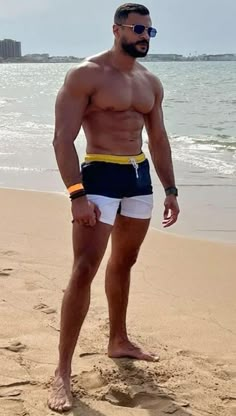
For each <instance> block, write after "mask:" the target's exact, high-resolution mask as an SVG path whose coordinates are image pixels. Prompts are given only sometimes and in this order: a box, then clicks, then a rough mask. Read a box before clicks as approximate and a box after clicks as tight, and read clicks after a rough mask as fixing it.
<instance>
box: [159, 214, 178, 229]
mask: <svg viewBox="0 0 236 416" xmlns="http://www.w3.org/2000/svg"><path fill="white" fill-rule="evenodd" d="M176 221H177V217H175V216H172V217H171V218H170V219H169V220H168V221H163V222H162V224H163V227H164V228H167V227H170V226H171V225H173V224H174V223H175V222H176Z"/></svg>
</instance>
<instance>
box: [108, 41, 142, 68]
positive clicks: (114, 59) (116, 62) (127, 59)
mask: <svg viewBox="0 0 236 416" xmlns="http://www.w3.org/2000/svg"><path fill="white" fill-rule="evenodd" d="M109 55H110V61H111V64H112V66H113V67H114V68H116V69H118V70H119V71H122V72H131V71H132V70H133V69H134V67H135V64H136V60H135V58H133V57H132V56H129V55H127V54H126V53H125V52H123V51H122V50H119V49H118V48H117V47H115V46H113V48H112V49H111V50H110V51H109Z"/></svg>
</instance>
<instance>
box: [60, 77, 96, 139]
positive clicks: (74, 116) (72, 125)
mask: <svg viewBox="0 0 236 416" xmlns="http://www.w3.org/2000/svg"><path fill="white" fill-rule="evenodd" d="M88 102H89V91H87V90H86V88H84V85H83V80H77V79H75V75H74V74H72V76H71V75H69V76H68V77H67V78H66V79H65V83H64V85H63V86H62V88H61V89H60V91H59V93H58V95H57V98H56V104H55V139H58V140H62V141H64V140H66V141H67V142H70V141H71V142H73V141H74V140H75V139H76V137H77V135H78V133H79V130H80V128H81V125H82V120H83V116H84V113H85V110H86V108H87V106H88Z"/></svg>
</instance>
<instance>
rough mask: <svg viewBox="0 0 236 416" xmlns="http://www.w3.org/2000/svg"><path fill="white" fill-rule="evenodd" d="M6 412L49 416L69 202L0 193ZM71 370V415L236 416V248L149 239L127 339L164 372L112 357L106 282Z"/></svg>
mask: <svg viewBox="0 0 236 416" xmlns="http://www.w3.org/2000/svg"><path fill="white" fill-rule="evenodd" d="M0 199H1V208H0V210H1V211H0V212H1V216H0V229H1V239H0V260H1V263H0V288H1V296H0V314H1V327H0V328H1V329H0V339H1V340H0V408H1V415H2V416H28V415H30V416H31V415H32V416H49V415H53V414H55V413H54V412H52V411H50V410H49V409H48V408H47V405H46V401H47V394H48V388H49V386H50V381H51V380H52V375H53V372H54V368H55V365H56V362H57V345H58V336H59V320H60V305H61V300H62V296H63V290H64V289H65V287H66V285H67V281H68V278H69V275H70V270H71V262H72V252H71V222H70V219H71V218H70V203H69V200H68V198H67V197H66V196H65V195H63V194H52V193H45V192H30V191H19V190H8V189H2V190H0ZM108 255H109V247H108V250H107V253H106V256H105V258H104V261H103V262H102V266H101V268H100V270H99V272H98V274H97V276H96V278H95V281H94V284H93V289H92V302H91V307H90V311H89V314H88V317H87V319H86V322H85V325H84V326H83V329H82V333H81V337H80V341H79V344H78V346H77V348H76V352H75V355H74V361H73V394H74V408H73V410H72V411H71V412H69V413H68V414H69V415H73V416H107V415H108V416H113V415H121V416H126V415H130V416H131V415H132V416H134V415H140V416H144V415H145V416H154V415H155V416H162V415H163V416H164V415H168V414H174V415H176V416H187V415H192V416H200V415H202V416H204V415H214V416H218V415H219V416H233V415H236V348H235V346H236V342H235V341H236V303H235V293H236V280H235V258H236V245H235V244H227V243H223V242H209V241H207V240H205V241H203V240H200V239H199V240H197V239H191V238H187V237H184V236H176V235H172V234H171V233H167V232H161V231H156V230H154V229H150V231H149V233H148V236H147V238H146V240H145V242H144V244H143V247H142V250H141V253H140V257H139V261H138V263H137V264H136V265H135V267H134V269H133V277H132V284H131V295H130V303H129V310H128V328H129V333H130V336H131V338H132V340H133V341H135V342H136V343H138V344H140V345H141V346H143V347H145V349H147V350H150V351H153V352H157V353H158V354H159V355H160V361H159V362H157V363H146V362H138V361H131V360H128V359H122V360H112V359H109V358H108V357H107V355H106V347H107V341H108V312H107V304H106V297H105V293H104V271H105V266H106V260H107V257H108Z"/></svg>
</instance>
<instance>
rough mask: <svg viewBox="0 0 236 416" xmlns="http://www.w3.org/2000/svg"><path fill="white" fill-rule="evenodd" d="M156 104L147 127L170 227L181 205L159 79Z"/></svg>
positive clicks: (146, 117) (155, 85) (146, 120)
mask: <svg viewBox="0 0 236 416" xmlns="http://www.w3.org/2000/svg"><path fill="white" fill-rule="evenodd" d="M154 91H155V104H154V106H153V108H152V110H151V112H150V113H149V114H147V115H146V116H145V127H146V130H147V134H148V139H149V140H148V146H149V150H150V154H151V158H152V161H153V164H154V167H155V170H156V173H157V175H158V177H159V179H160V181H161V183H162V185H163V187H164V189H165V193H166V198H165V202H164V206H165V210H164V214H163V216H164V219H163V222H162V223H163V226H164V227H165V228H166V227H170V226H171V225H172V224H174V223H175V222H176V221H177V218H178V215H179V206H178V202H177V199H176V197H177V189H176V186H175V177H174V169H173V163H172V157H171V148H170V143H169V139H168V136H167V133H166V129H165V126H164V120H163V111H162V101H163V95H164V94H163V88H162V85H161V83H160V81H159V80H156V79H155V81H154Z"/></svg>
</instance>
